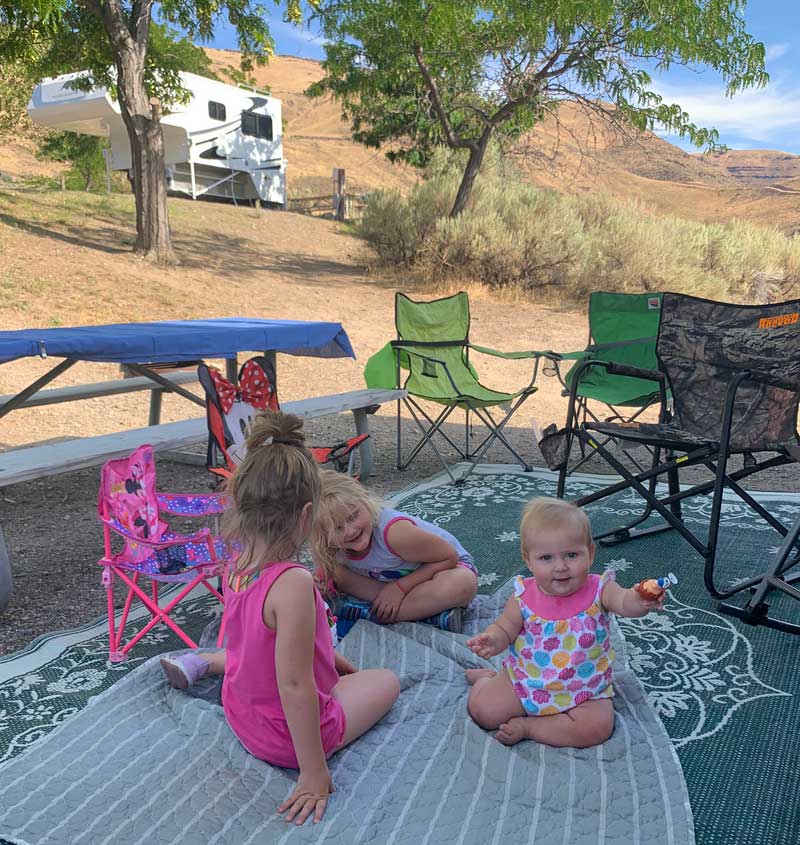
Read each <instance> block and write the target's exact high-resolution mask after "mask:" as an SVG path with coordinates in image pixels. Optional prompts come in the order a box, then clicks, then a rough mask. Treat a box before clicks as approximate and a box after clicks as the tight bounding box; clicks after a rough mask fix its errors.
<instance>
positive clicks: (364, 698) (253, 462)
mask: <svg viewBox="0 0 800 845" xmlns="http://www.w3.org/2000/svg"><path fill="white" fill-rule="evenodd" d="M229 493H230V495H231V500H232V505H231V507H230V508H229V510H228V511H227V512H226V514H225V517H224V524H223V530H224V533H225V535H226V537H228V538H230V539H234V538H235V539H236V540H237V541H238V542H239V543H240V544H241V547H242V552H241V554H240V556H239V558H238V559H237V561H236V562H235V564H234V565H233V566H232V567H231V568H230V570H229V571H228V573H227V574H226V580H225V584H224V592H225V602H226V605H225V615H226V633H227V649H226V651H225V652H215V653H208V654H196V653H186V654H184V655H179V656H178V657H176V658H165V659H163V660H162V665H163V666H164V670H165V672H166V673H167V676H168V678H169V680H170V682H171V683H172V684H173V686H177V687H180V688H185V687H186V686H188V685H189V684H190V683H193V682H194V681H195V680H197V679H198V678H200V677H202V676H203V675H204V674H206V673H208V672H223V671H224V673H225V678H224V681H223V688H222V704H223V708H224V710H225V715H226V718H227V720H228V722H229V724H230V726H231V728H232V729H233V731H234V733H235V734H236V735H237V737H238V738H239V740H240V741H241V742H242V744H243V745H244V747H245V748H246V749H247V750H248V751H249V752H250V753H251V754H253V755H254V756H256V757H259V758H260V759H262V760H265V761H267V762H269V763H272V764H274V765H278V766H284V767H290V768H297V769H299V771H300V775H299V778H298V781H297V786H296V788H295V790H294V792H293V793H292V795H291V796H289V798H287V800H286V801H284V802H283V803H282V804H281V806H280V807H279V808H278V809H279V812H281V813H284V812H285V813H286V819H287V821H294V822H295V823H297V824H303V823H304V822H305V821H306V819H307V818H309V816H312V817H313V819H314V821H315V822H318V821H319V820H320V819H321V818H322V814H323V813H324V811H325V807H326V805H327V801H328V795H329V793H330V792H331V791H332V789H333V786H332V783H331V778H330V773H329V771H328V767H327V763H326V760H327V758H328V757H330V755H331V754H333V753H334V752H336V751H338V750H339V749H341V748H343V747H344V746H345V745H347V744H348V743H350V742H352V741H353V740H354V739H356V738H357V737H359V736H361V735H362V734H363V733H365V732H366V731H367V730H369V729H370V728H371V727H372V726H373V725H374V724H375V723H376V722H377V721H379V720H380V719H381V718H382V717H383V716H384V715H385V714H386V713H387V712H388V711H389V709H390V708H391V707H392V705H393V704H394V702H395V700H396V699H397V697H398V695H399V692H400V687H399V682H398V679H397V677H396V676H395V675H394V673H393V672H391V671H390V670H387V669H365V670H356V669H355V667H354V666H352V664H350V663H349V661H347V660H345V659H344V658H342V657H341V656H340V655H338V654H337V653H336V652H335V651H334V648H333V641H332V638H331V633H330V631H331V629H330V624H329V612H328V610H327V606H326V604H325V602H324V600H323V598H322V596H321V594H320V591H319V589H318V588H317V585H316V584H315V583H314V579H313V578H312V576H311V574H310V573H309V571H308V570H307V569H305V568H304V567H303V566H302V565H300V564H299V563H297V562H296V561H297V557H298V555H299V551H300V549H301V547H302V546H303V545H304V543H305V542H306V541H307V540H310V544H311V548H312V558H313V561H314V564H315V568H316V571H317V576H318V579H320V580H321V582H322V585H323V587H324V588H325V589H326V591H328V592H332V591H334V590H335V591H338V592H341V593H347V594H350V595H351V596H354V597H355V599H356V603H355V607H356V613H357V614H360V615H363V617H364V618H371V619H373V620H374V621H378V622H382V623H389V622H396V621H401V620H406V621H415V620H425V621H430V622H433V623H434V624H439V625H440V626H441V627H445V628H449V629H450V630H460V613H458V612H457V611H456V610H454V609H458V608H461V607H465V606H466V605H467V604H468V603H469V602H470V601H471V600H472V598H473V597H474V596H475V593H476V591H477V572H476V569H475V566H474V562H473V560H472V557H471V555H470V554H469V552H467V551H466V549H464V547H463V546H462V545H461V544H460V543H459V541H458V540H457V539H456V538H455V537H454V536H453V535H452V534H449V533H448V532H446V531H444V530H442V529H441V528H439V527H438V526H436V525H433V524H431V523H427V522H424V521H423V520H420V519H418V518H416V517H411V516H409V515H408V514H404V513H402V512H400V511H394V510H391V509H388V508H383V507H381V506H380V505H379V504H377V503H376V502H375V501H374V500H373V499H372V498H371V497H370V495H369V494H368V493H367V491H366V490H364V488H363V487H361V486H360V485H359V484H358V482H356V481H354V480H353V479H351V478H348V477H346V476H343V475H336V474H334V473H329V472H323V473H320V471H319V470H318V469H317V466H316V465H315V463H314V461H313V458H312V456H311V454H310V452H309V451H308V450H307V448H306V446H305V439H304V435H303V432H302V422H301V421H300V420H299V419H298V418H297V417H293V416H291V415H284V414H281V413H276V412H271V411H267V412H264V413H263V414H261V415H259V416H258V417H257V418H256V419H255V421H254V423H253V426H252V429H251V432H250V435H249V437H248V441H247V456H246V457H245V459H244V461H243V462H242V464H241V465H240V466H239V468H238V469H237V471H236V473H235V475H234V476H233V478H232V480H231V483H230V486H229ZM520 537H521V545H522V556H523V559H524V560H525V563H526V565H527V567H528V570H529V571H530V573H531V575H532V576H533V577H531V578H521V577H520V578H517V579H516V582H515V591H514V595H513V596H512V597H511V598H510V599H509V600H508V602H507V603H506V606H505V609H504V610H503V612H502V614H501V615H500V616H499V617H498V618H497V619H496V620H495V622H493V623H492V624H490V625H489V626H488V627H487V628H486V630H485V631H483V632H482V633H480V634H478V635H477V636H475V637H472V638H471V639H469V640H467V645H468V646H469V648H471V649H472V651H473V652H474V653H475V654H477V655H478V656H480V657H483V658H489V657H492V656H494V655H498V654H500V653H501V652H504V651H505V652H506V656H505V658H504V660H503V668H502V669H501V670H500V671H499V672H495V671H494V670H493V669H471V670H468V671H467V673H466V675H467V681H468V682H469V683H470V684H471V685H472V686H471V689H470V694H469V699H468V708H469V712H470V715H471V716H472V718H473V719H474V720H475V722H476V723H477V724H479V725H480V726H481V727H483V728H485V729H489V730H496V731H497V733H496V737H497V739H498V740H500V741H501V742H503V743H505V744H507V745H512V744H514V743H516V742H519V741H520V740H521V739H525V738H527V739H534V740H536V741H538V742H542V743H545V744H548V745H554V746H571V747H587V746H591V745H597V744H599V743H602V742H604V741H605V740H606V739H608V737H609V736H610V735H611V732H612V730H613V725H614V713H613V708H612V704H611V696H612V695H613V687H612V669H611V663H612V660H613V656H614V655H613V651H612V649H611V643H610V636H609V614H612V613H616V614H618V615H622V616H643V615H645V614H647V613H649V612H650V611H651V610H656V609H659V608H660V607H661V605H662V602H663V593H662V594H661V595H660V596H659V597H658V598H657V599H655V600H651V599H649V598H646V597H645V596H644V595H643V594H642V593H641V592H640V590H639V589H638V587H636V588H631V589H623V588H622V587H620V586H619V585H618V584H617V583H616V582H615V580H614V577H613V572H605V573H604V574H603V575H602V576H599V575H590V574H589V569H590V568H591V565H592V562H593V559H594V545H593V544H592V539H591V529H590V526H589V520H588V518H587V517H586V515H585V514H584V513H583V511H581V510H580V509H579V508H577V507H575V506H574V505H572V504H570V503H568V502H564V501H562V500H559V499H535V500H533V501H532V502H531V503H530V504H529V505H528V507H527V508H526V510H525V513H524V516H523V519H522V524H521V527H520ZM359 600H360V602H361V605H360V606H359V604H358V601H359Z"/></svg>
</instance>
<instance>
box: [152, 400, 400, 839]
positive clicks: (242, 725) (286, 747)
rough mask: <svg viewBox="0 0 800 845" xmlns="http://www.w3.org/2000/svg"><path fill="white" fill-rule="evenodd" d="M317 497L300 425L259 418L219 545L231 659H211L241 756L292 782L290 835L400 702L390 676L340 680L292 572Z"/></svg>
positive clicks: (324, 628)
mask: <svg viewBox="0 0 800 845" xmlns="http://www.w3.org/2000/svg"><path fill="white" fill-rule="evenodd" d="M319 490H320V481H319V472H318V470H317V467H316V464H315V463H314V459H313V458H312V456H311V454H310V452H309V451H308V450H307V449H306V447H305V438H304V435H303V431H302V422H301V420H300V419H299V418H298V417H295V416H291V415H284V414H280V413H276V412H269V411H268V412H265V413H263V414H261V415H259V416H258V417H257V418H256V420H255V421H254V422H253V426H252V429H251V432H250V435H249V436H248V438H247V455H246V457H245V459H244V461H243V462H242V463H241V464H240V466H239V467H238V469H237V470H236V473H235V474H234V476H233V478H232V479H231V481H230V486H229V493H230V495H231V499H232V504H231V507H230V509H229V510H228V511H226V513H225V515H224V517H223V520H224V523H223V527H224V533H225V535H226V537H227V538H228V539H232V538H236V539H237V540H238V541H239V543H240V544H241V547H242V552H241V555H240V556H239V558H238V560H237V561H236V563H235V564H234V566H233V567H232V568H231V569H230V570H229V572H228V573H227V574H226V582H225V584H224V592H225V616H226V632H227V650H226V654H225V656H224V658H221V657H220V658H217V659H224V669H225V680H224V682H223V686H222V706H223V708H224V710H225V716H226V718H227V720H228V723H229V724H230V726H231V728H232V729H233V732H234V733H235V734H236V736H237V737H238V738H239V740H240V741H241V743H242V745H244V747H245V748H246V749H247V750H248V751H249V752H250V753H251V754H253V755H254V756H255V757H258V758H260V759H262V760H266V761H267V762H268V763H272V764H273V765H276V766H283V767H288V768H296V769H299V770H300V776H299V777H298V780H297V785H296V787H295V789H294V791H293V792H292V794H291V795H290V796H289V798H287V799H286V800H285V801H284V802H283V803H282V804H281V805H280V807H279V808H278V811H279V812H281V813H283V812H286V820H287V821H292V820H295V821H296V823H297V824H303V822H304V821H305V820H306V819H307V818H308V817H309V816H310V815H312V814H313V817H314V822H318V821H319V820H320V819H321V818H322V814H323V813H324V811H325V807H326V806H327V803H328V794H329V793H330V792H331V791H332V790H333V785H332V783H331V776H330V773H329V771H328V766H327V763H326V758H327V757H329V756H330V755H331V754H333V753H334V752H335V751H338V750H339V749H340V748H342V747H343V746H345V745H347V744H348V743H349V742H352V741H353V740H354V739H356V738H357V737H359V736H360V735H361V734H363V733H364V732H365V731H367V730H369V728H371V727H372V726H373V725H374V724H375V723H376V722H377V721H378V720H379V719H380V718H381V717H382V716H384V714H386V713H387V712H388V711H389V709H390V708H391V707H392V705H393V704H394V702H395V700H396V699H397V696H398V695H399V692H400V687H399V683H398V680H397V678H396V676H395V675H394V674H393V673H392V672H390V671H389V670H387V669H365V670H363V671H360V672H352V671H351V670H352V668H353V667H352V666H350V665H349V664H347V663H346V661H345V662H344V664H340V666H341V667H342V668H343V670H344V671H346V672H350V673H349V674H345V675H344V676H343V677H340V676H339V674H337V665H336V658H335V655H334V651H333V643H332V641H331V635H330V628H329V625H328V620H327V616H326V606H325V604H324V602H323V601H322V598H321V596H320V594H319V592H318V591H317V588H316V587H315V585H314V581H313V578H312V576H311V574H310V573H309V572H308V570H307V569H306V568H305V567H303V566H301V565H300V564H298V563H297V562H296V558H297V555H298V552H299V550H300V547H301V546H302V544H303V541H304V540H305V538H306V535H307V534H308V532H309V530H310V527H311V522H312V518H313V516H314V509H315V507H316V505H317V502H318V500H319ZM198 659H202V656H200V658H198ZM168 665H169V664H168ZM166 668H167V667H166V666H165V669H166ZM219 668H222V667H219ZM167 671H168V672H169V670H167ZM183 685H184V686H185V684H183Z"/></svg>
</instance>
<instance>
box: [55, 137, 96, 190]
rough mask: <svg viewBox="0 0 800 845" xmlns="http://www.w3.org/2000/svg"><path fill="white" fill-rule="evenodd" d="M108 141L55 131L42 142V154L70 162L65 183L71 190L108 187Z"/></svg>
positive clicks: (56, 159)
mask: <svg viewBox="0 0 800 845" xmlns="http://www.w3.org/2000/svg"><path fill="white" fill-rule="evenodd" d="M107 147H108V143H107V142H106V141H105V140H104V139H102V138H98V137H97V136H95V135H78V134H77V133H75V132H54V133H52V134H51V135H48V136H47V137H46V138H45V139H44V140H43V141H42V143H41V144H40V145H39V154H40V155H41V156H42V157H43V158H49V159H51V160H52V161H63V162H68V163H69V164H70V165H71V166H70V169H69V170H68V171H67V172H66V173H65V174H64V176H65V178H64V185H65V187H66V188H67V190H70V191H91V190H95V191H99V190H105V184H106V181H105V180H106V163H105V159H104V158H103V149H104V148H107Z"/></svg>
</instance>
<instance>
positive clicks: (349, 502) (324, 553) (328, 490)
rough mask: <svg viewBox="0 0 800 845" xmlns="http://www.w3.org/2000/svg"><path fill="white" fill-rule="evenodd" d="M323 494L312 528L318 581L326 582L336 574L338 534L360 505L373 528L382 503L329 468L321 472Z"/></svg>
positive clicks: (312, 548) (312, 546)
mask: <svg viewBox="0 0 800 845" xmlns="http://www.w3.org/2000/svg"><path fill="white" fill-rule="evenodd" d="M319 477H320V482H321V491H320V496H319V503H318V506H317V510H316V511H315V513H314V523H313V527H312V529H311V556H312V558H313V560H314V566H315V568H316V571H317V578H318V579H319V580H320V581H322V582H323V584H324V583H325V582H327V581H328V579H330V578H333V573H334V572H335V571H336V552H338V551H339V547H338V546H337V545H336V533H337V528H339V527H340V526H341V525H342V524H343V523H344V522H345V521H346V520H347V517H348V516H350V514H351V513H352V511H353V510H354V509H355V508H357V507H358V506H359V505H360V506H361V507H363V508H365V509H366V511H367V513H369V515H370V518H371V520H372V524H373V526H374V525H375V524H376V523H377V522H378V515H379V514H380V511H381V503H380V502H379V501H378V500H377V499H376V498H375V496H373V495H372V493H370V492H369V490H367V489H366V488H365V487H364V486H363V485H362V484H360V483H359V482H358V481H356V480H355V478H351V477H350V476H349V475H344V474H343V473H341V472H334V471H333V470H330V469H323V470H320V473H319Z"/></svg>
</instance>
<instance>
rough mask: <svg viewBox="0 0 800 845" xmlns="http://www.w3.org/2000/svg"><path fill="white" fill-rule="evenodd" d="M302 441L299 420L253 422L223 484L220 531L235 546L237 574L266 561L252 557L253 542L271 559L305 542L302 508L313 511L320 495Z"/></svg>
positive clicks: (274, 414) (274, 417) (275, 417)
mask: <svg viewBox="0 0 800 845" xmlns="http://www.w3.org/2000/svg"><path fill="white" fill-rule="evenodd" d="M305 443H306V438H305V434H304V432H303V421H302V420H301V419H300V418H299V417H296V416H294V415H292V414H282V413H280V412H279V411H264V412H262V413H260V414H258V416H256V417H255V418H254V419H253V422H252V423H251V427H250V432H249V434H248V436H247V440H246V443H245V446H246V448H247V454H246V455H245V458H244V460H243V461H242V463H241V464H239V466H238V467H237V468H236V472H235V473H234V474H233V476H232V477H231V478H230V479H228V482H227V484H226V486H225V492H226V493H227V494H228V495H229V496H230V498H231V504H230V506H229V507H228V509H227V510H226V511H225V513H224V514H223V517H222V533H223V536H224V537H225V539H226V540H227V541H228V542H229V543H234V542H236V543H239V544H240V545H241V553H240V554H239V557H238V559H237V561H236V564H235V570H236V571H237V572H239V573H243V572H255V571H257V570H260V569H263V568H264V566H266V565H267V564H268V563H270V562H271V561H270V560H260V559H258V557H257V553H256V549H257V547H258V544H259V541H260V543H261V544H262V545H263V546H265V547H266V548H267V549H268V553H269V556H270V558H271V559H272V560H287V559H291V558H294V557H295V556H296V555H297V554H298V552H299V550H300V546H301V545H302V543H303V540H304V539H305V538H304V537H302V536H299V532H298V528H299V526H300V521H301V517H302V512H303V508H304V507H305V506H306V505H307V504H308V503H309V502H311V505H312V508H314V510H316V504H317V501H318V500H319V491H320V479H319V470H318V469H317V465H316V463H315V462H314V458H313V457H312V455H311V452H309V451H308V449H307V448H306V445H305ZM312 519H313V513H312Z"/></svg>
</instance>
